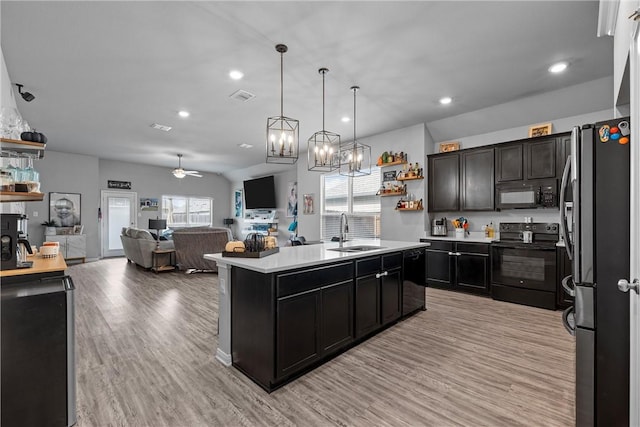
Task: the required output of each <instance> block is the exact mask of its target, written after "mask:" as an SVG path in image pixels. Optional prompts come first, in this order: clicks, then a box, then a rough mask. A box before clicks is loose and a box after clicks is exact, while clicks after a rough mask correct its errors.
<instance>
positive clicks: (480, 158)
mask: <svg viewBox="0 0 640 427" xmlns="http://www.w3.org/2000/svg"><path fill="white" fill-rule="evenodd" d="M460 166H461V168H460V169H461V172H462V182H461V185H460V208H461V210H463V211H492V210H493V208H494V194H495V192H494V180H493V177H494V162H493V148H485V149H474V150H468V151H463V152H460Z"/></svg>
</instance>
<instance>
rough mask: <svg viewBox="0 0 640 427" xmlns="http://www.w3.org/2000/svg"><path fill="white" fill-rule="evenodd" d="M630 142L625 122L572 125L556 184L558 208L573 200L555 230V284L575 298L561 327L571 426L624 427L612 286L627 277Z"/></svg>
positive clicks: (620, 317) (618, 295)
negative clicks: (559, 242)
mask: <svg viewBox="0 0 640 427" xmlns="http://www.w3.org/2000/svg"><path fill="white" fill-rule="evenodd" d="M631 143H632V141H630V121H629V118H628V117H626V118H621V119H615V120H607V121H605V122H599V123H595V124H591V125H584V126H582V127H575V128H574V129H573V133H572V140H571V154H570V156H569V159H568V160H567V164H566V166H565V170H564V174H563V179H562V187H561V206H564V201H565V200H566V195H567V194H569V193H571V194H572V196H573V209H572V212H571V217H569V218H567V217H566V215H564V214H563V218H562V219H561V223H562V224H561V232H562V234H563V238H564V240H565V242H567V244H566V248H567V252H568V255H569V257H570V258H571V260H572V274H571V276H568V277H566V278H564V280H563V281H562V284H563V287H564V289H565V292H567V293H569V294H570V295H573V296H575V302H574V306H573V307H570V308H568V309H567V310H566V311H565V312H564V313H563V322H564V324H565V327H566V328H567V330H569V332H570V333H571V334H572V335H575V337H576V425H577V426H592V425H596V426H627V425H629V297H628V295H627V294H625V293H622V292H620V291H619V290H618V287H617V283H618V280H619V279H622V278H627V277H629V239H630V237H629V221H630V218H629V203H630V201H629V200H630V192H629V191H630V189H629V186H630V184H629V169H630V149H629V146H630V145H631ZM561 212H565V210H564V209H561ZM569 227H570V228H571V235H570V236H569V233H568V228H569Z"/></svg>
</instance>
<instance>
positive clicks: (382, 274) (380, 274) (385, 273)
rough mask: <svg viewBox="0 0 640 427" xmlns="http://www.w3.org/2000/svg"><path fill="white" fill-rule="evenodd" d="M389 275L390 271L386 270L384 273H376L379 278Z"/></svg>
mask: <svg viewBox="0 0 640 427" xmlns="http://www.w3.org/2000/svg"><path fill="white" fill-rule="evenodd" d="M388 275H389V272H388V271H385V272H383V273H376V279H379V278H381V277H382V276H388Z"/></svg>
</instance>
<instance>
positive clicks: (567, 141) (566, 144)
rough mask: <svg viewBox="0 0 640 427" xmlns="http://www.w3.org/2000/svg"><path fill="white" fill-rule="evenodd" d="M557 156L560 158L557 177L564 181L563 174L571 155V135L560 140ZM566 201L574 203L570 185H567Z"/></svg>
mask: <svg viewBox="0 0 640 427" xmlns="http://www.w3.org/2000/svg"><path fill="white" fill-rule="evenodd" d="M556 154H557V156H558V164H557V167H556V176H557V177H558V179H559V180H562V173H563V172H564V167H565V165H566V163H567V158H568V157H569V156H570V155H571V135H568V136H562V137H560V138H558V149H557V150H556ZM558 191H560V187H559V186H558ZM564 199H565V200H566V201H567V202H571V201H573V191H571V186H570V185H567V190H566V192H565V196H564Z"/></svg>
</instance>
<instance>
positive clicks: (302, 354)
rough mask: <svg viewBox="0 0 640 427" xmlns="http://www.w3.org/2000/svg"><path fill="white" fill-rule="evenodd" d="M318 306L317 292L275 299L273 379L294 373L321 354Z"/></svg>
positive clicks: (319, 295)
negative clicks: (275, 323) (275, 326)
mask: <svg viewBox="0 0 640 427" xmlns="http://www.w3.org/2000/svg"><path fill="white" fill-rule="evenodd" d="M320 302H321V290H320V289H318V290H314V291H306V292H302V293H299V294H295V295H289V296H287V297H284V298H279V299H278V303H277V330H276V336H277V340H278V344H277V347H276V362H277V368H276V371H277V372H276V377H284V376H287V375H289V374H290V373H292V372H296V371H297V370H299V369H301V368H304V367H305V366H307V365H309V364H311V363H312V362H315V361H316V360H317V359H318V358H319V357H320V355H321V354H322V348H321V347H320V345H321V344H320V332H321V324H320V322H321V312H320V310H321V309H322V308H321V303H320Z"/></svg>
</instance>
